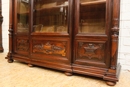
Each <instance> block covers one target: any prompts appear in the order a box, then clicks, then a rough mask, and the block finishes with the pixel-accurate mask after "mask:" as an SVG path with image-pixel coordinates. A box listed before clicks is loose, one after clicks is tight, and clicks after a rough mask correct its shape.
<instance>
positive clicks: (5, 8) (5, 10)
mask: <svg viewBox="0 0 130 87" xmlns="http://www.w3.org/2000/svg"><path fill="white" fill-rule="evenodd" d="M2 16H3V23H2V37H3V48H4V52H6V53H7V52H8V42H9V41H8V29H9V0H2Z"/></svg>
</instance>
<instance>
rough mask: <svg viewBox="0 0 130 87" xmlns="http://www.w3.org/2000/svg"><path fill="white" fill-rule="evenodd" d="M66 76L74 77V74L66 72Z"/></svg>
mask: <svg viewBox="0 0 130 87" xmlns="http://www.w3.org/2000/svg"><path fill="white" fill-rule="evenodd" d="M65 75H67V76H72V75H73V74H72V73H71V72H65Z"/></svg>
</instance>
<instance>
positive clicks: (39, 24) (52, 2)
mask: <svg viewBox="0 0 130 87" xmlns="http://www.w3.org/2000/svg"><path fill="white" fill-rule="evenodd" d="M34 3H35V4H34V9H35V11H34V17H33V18H34V23H33V24H34V25H33V29H34V32H43V33H45V32H47V33H56V32H58V33H67V32H68V28H67V19H68V18H67V17H68V15H67V14H68V0H58V1H57V0H35V1H34Z"/></svg>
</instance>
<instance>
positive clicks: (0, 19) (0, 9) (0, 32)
mask: <svg viewBox="0 0 130 87" xmlns="http://www.w3.org/2000/svg"><path fill="white" fill-rule="evenodd" d="M2 22H3V16H2V2H1V0H0V52H3V51H4V49H3V46H2Z"/></svg>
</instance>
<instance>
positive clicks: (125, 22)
mask: <svg viewBox="0 0 130 87" xmlns="http://www.w3.org/2000/svg"><path fill="white" fill-rule="evenodd" d="M2 15H3V17H4V21H3V25H2V28H3V29H2V33H3V47H4V52H5V53H7V52H8V29H9V0H2ZM118 55H119V56H118V58H119V61H120V63H121V65H122V69H123V70H130V0H121V14H120V35H119V52H118Z"/></svg>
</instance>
